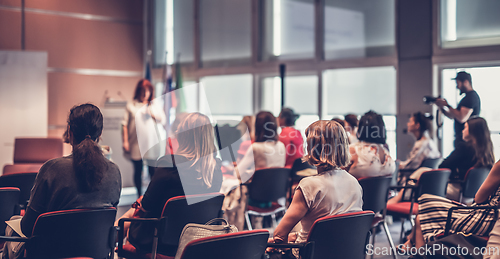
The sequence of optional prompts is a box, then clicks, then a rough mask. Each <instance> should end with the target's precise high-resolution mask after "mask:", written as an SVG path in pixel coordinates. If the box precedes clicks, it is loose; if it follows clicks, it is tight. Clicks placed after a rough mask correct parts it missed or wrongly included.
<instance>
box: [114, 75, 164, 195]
mask: <svg viewBox="0 0 500 259" xmlns="http://www.w3.org/2000/svg"><path fill="white" fill-rule="evenodd" d="M153 99H154V88H153V85H152V84H151V82H149V81H148V80H146V79H142V80H140V81H139V82H138V83H137V86H136V88H135V93H134V100H133V101H132V102H128V103H127V107H126V112H125V116H124V118H123V121H122V133H123V136H122V137H123V151H124V154H125V156H126V157H127V158H128V159H130V160H131V161H132V164H133V165H134V185H135V187H136V189H137V195H138V196H141V195H142V168H143V167H144V163H143V162H144V161H143V160H145V162H146V164H147V165H148V172H149V176H150V177H151V178H152V177H153V174H154V169H155V167H154V166H155V162H156V160H157V159H158V158H159V157H160V156H161V155H162V154H163V153H162V152H161V150H160V145H157V144H158V140H159V139H160V136H155V135H158V134H161V133H159V131H163V127H162V126H161V125H163V124H164V123H165V121H166V116H165V113H164V112H163V110H162V109H161V108H160V107H158V106H157V105H154V103H153ZM158 124H160V125H158ZM151 147H153V148H151ZM149 148H151V149H150V150H148V149H149Z"/></svg>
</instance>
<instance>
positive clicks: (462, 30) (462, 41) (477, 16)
mask: <svg viewBox="0 0 500 259" xmlns="http://www.w3.org/2000/svg"><path fill="white" fill-rule="evenodd" d="M440 9H441V12H440V14H441V15H440V21H441V23H440V24H441V46H442V47H444V48H458V47H469V46H484V45H498V44H500V16H499V15H498V12H499V10H500V1H498V0H481V1H470V0H441V5H440Z"/></svg>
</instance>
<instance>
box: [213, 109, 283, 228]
mask: <svg viewBox="0 0 500 259" xmlns="http://www.w3.org/2000/svg"><path fill="white" fill-rule="evenodd" d="M277 130H278V124H277V121H276V117H274V115H273V114H272V113H270V112H267V111H261V112H259V113H258V114H257V116H256V118H255V142H254V143H252V145H251V146H250V148H248V150H247V152H246V154H245V156H243V158H242V159H241V161H240V162H239V163H237V167H236V169H237V170H234V177H235V178H237V179H239V180H240V181H238V183H239V182H241V183H245V182H247V181H249V180H251V178H252V175H253V173H254V172H255V170H259V169H264V168H269V167H284V166H285V159H286V156H285V155H286V149H285V145H284V144H283V143H282V142H281V141H279V140H278V131H277ZM247 200H248V193H247V188H246V187H245V186H242V187H240V188H236V189H234V190H232V191H231V193H229V194H228V197H227V198H226V200H225V201H224V206H223V207H224V209H226V212H227V214H228V215H227V217H228V221H229V222H230V223H231V224H234V225H236V227H237V228H238V229H239V230H242V229H243V224H244V223H243V222H244V212H245V208H246V205H247ZM248 203H250V204H252V205H253V206H257V207H267V206H270V204H260V203H254V202H253V201H251V200H248ZM252 225H253V226H254V228H255V229H258V228H262V217H252Z"/></svg>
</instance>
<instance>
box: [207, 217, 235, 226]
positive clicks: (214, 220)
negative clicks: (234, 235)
mask: <svg viewBox="0 0 500 259" xmlns="http://www.w3.org/2000/svg"><path fill="white" fill-rule="evenodd" d="M214 223H223V225H225V226H226V227H229V223H228V222H227V220H225V219H223V218H215V219H211V220H209V221H208V222H207V223H205V225H215V224H214Z"/></svg>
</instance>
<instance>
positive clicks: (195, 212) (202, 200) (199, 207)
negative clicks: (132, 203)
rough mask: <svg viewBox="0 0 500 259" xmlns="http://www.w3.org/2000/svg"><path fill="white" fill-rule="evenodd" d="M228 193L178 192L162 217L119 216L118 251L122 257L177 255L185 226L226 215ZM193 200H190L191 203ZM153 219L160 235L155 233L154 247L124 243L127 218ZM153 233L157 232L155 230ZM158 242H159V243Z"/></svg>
mask: <svg viewBox="0 0 500 259" xmlns="http://www.w3.org/2000/svg"><path fill="white" fill-rule="evenodd" d="M223 201H224V195H223V194H220V193H211V194H202V195H189V196H178V197H173V198H171V199H169V200H168V201H167V202H166V203H165V206H164V208H163V212H162V215H161V218H159V219H157V218H123V219H120V220H119V223H118V224H119V231H118V255H119V256H120V257H127V258H128V257H138V256H139V257H140V256H142V257H144V256H146V257H149V256H150V255H151V258H155V256H156V255H155V254H156V251H157V250H158V253H159V254H162V255H167V256H174V255H175V252H176V251H177V246H178V245H179V237H180V236H181V232H182V229H183V228H184V226H185V225H186V224H188V223H197V224H205V223H207V222H208V221H210V220H211V219H214V218H218V217H221V216H222V210H221V209H222V202H223ZM188 202H189V203H188ZM127 221H128V222H133V221H136V222H137V221H144V222H146V221H150V222H152V223H150V224H154V225H155V226H156V231H155V232H157V235H156V236H153V239H154V241H153V244H152V246H151V249H148V251H144V250H141V249H136V248H135V247H134V246H132V245H123V237H124V235H125V233H124V231H123V226H124V223H125V222H127ZM152 234H153V233H152ZM156 244H157V245H156Z"/></svg>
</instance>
